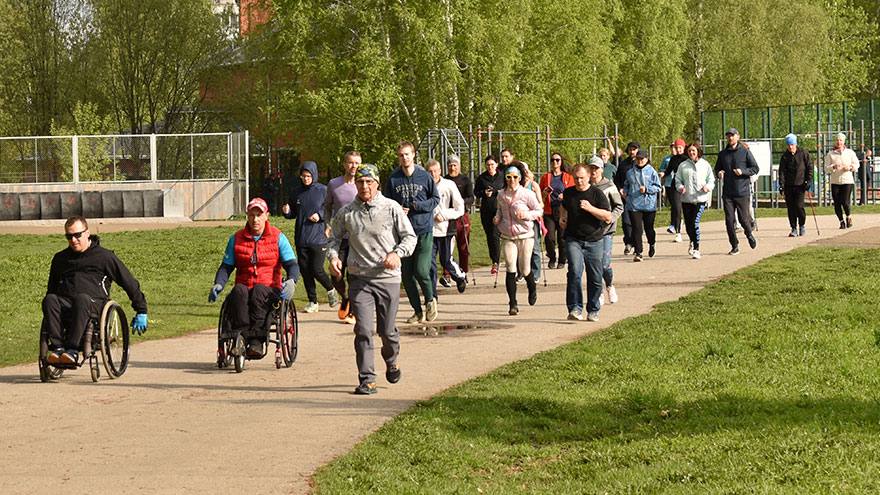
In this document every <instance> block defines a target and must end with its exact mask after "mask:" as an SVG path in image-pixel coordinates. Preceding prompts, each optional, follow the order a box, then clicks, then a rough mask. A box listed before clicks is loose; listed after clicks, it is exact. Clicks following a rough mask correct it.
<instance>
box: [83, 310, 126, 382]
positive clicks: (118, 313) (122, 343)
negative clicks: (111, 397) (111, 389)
mask: <svg viewBox="0 0 880 495" xmlns="http://www.w3.org/2000/svg"><path fill="white" fill-rule="evenodd" d="M98 329H99V335H100V339H101V342H100V346H101V347H100V348H101V361H103V363H104V369H106V370H107V376H109V377H110V378H111V379H113V378H118V377H120V376H122V374H123V373H125V370H126V369H127V368H128V344H129V338H130V335H129V331H128V321H127V320H126V319H125V312H123V311H122V306H120V305H119V304H118V303H117V302H116V301H107V304H105V305H104V309H103V310H102V311H101V320H100V322H99V326H98ZM89 364H90V365H91V364H92V362H91V361H90V362H89ZM97 367H98V363H97V359H96V360H95V362H94V369H93V371H92V380H95V381H97V379H96V377H95V375H98V376H100V370H98V369H97Z"/></svg>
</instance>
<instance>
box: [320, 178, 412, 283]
mask: <svg viewBox="0 0 880 495" xmlns="http://www.w3.org/2000/svg"><path fill="white" fill-rule="evenodd" d="M330 228H331V230H332V232H333V234H332V236H331V237H330V243H329V245H328V249H327V259H330V260H332V259H334V258H337V257H339V245H340V243H341V242H342V240H343V239H345V238H346V237H347V238H348V245H349V251H348V261H347V264H348V272H349V273H350V274H351V275H352V276H355V277H359V278H366V279H381V281H382V282H387V283H394V282H396V283H400V267H397V268H395V269H393V270H392V269H388V268H385V265H384V262H385V256H387V255H388V253H390V252H392V251H395V252H397V254H398V256H400V257H401V258H406V257H407V256H409V255H411V254H412V252H413V250H414V249H415V248H416V234H415V232H413V228H412V225H411V224H410V222H409V219H408V218H407V217H406V214H405V213H404V212H403V207H401V206H400V204H399V203H398V202H397V201H393V200H390V199H388V198H386V197H385V196H383V195H382V193H380V192H377V193H376V197H374V198H373V200H372V201H370V202H369V203H364V202H363V201H361V200H360V198H358V197H357V196H355V198H354V200H353V201H352V202H351V203H349V204H347V205H345V206H343V207H342V208H341V209H340V210H339V211H338V212H336V215H334V216H333V219H332V220H331V221H330Z"/></svg>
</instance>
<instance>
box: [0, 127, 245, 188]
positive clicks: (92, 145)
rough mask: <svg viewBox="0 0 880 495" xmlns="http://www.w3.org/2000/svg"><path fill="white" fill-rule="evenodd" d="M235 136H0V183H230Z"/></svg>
mask: <svg viewBox="0 0 880 495" xmlns="http://www.w3.org/2000/svg"><path fill="white" fill-rule="evenodd" d="M239 134H241V133H208V134H148V135H124V134H120V135H98V136H35V137H0V183H2V184H28V183H70V182H76V183H78V182H121V181H157V180H200V179H227V180H229V179H231V177H230V175H231V174H232V171H233V168H234V165H236V164H238V165H240V163H241V156H238V157H236V156H234V153H235V149H241V148H243V147H242V146H241V144H240V141H241V139H242V138H241V136H239ZM238 153H239V155H240V154H241V152H238Z"/></svg>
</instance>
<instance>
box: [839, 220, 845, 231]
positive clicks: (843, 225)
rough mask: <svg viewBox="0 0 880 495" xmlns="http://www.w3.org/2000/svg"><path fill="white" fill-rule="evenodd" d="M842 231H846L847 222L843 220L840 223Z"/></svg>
mask: <svg viewBox="0 0 880 495" xmlns="http://www.w3.org/2000/svg"><path fill="white" fill-rule="evenodd" d="M840 230H846V222H844V221H843V220H841V221H840Z"/></svg>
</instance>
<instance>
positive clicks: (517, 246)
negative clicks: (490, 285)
mask: <svg viewBox="0 0 880 495" xmlns="http://www.w3.org/2000/svg"><path fill="white" fill-rule="evenodd" d="M525 176H526V174H525V167H524V166H523V164H522V163H520V162H517V161H514V162H511V164H510V166H508V167H506V168H505V169H504V182H505V185H504V189H503V190H502V191H500V192H499V194H498V211H497V212H496V213H495V218H493V219H492V222H493V223H494V224H495V225H496V226H498V232H499V233H500V234H501V250H502V252H503V253H504V264H505V265H506V274H505V279H504V282H505V286H506V288H507V296H508V305H509V311H508V314H510V315H511V316H515V315H517V314H518V313H519V305H518V304H517V300H516V272H517V269H519V272H520V273H522V274H523V277H524V278H525V280H526V286H527V287H528V289H529V305H530V306H534V305H535V303H536V302H537V301H538V288H537V284H536V283H535V273H534V272H532V267H531V256H532V248H533V246H534V243H535V232H534V230H533V224H534V222H535V220H537V219H538V218H540V217H541V216H542V215H543V214H544V211H543V208H542V207H541V203H540V202H539V201H538V198H537V196H535V194H534V193H532V191H529V190H528V189H526V188H525Z"/></svg>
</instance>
